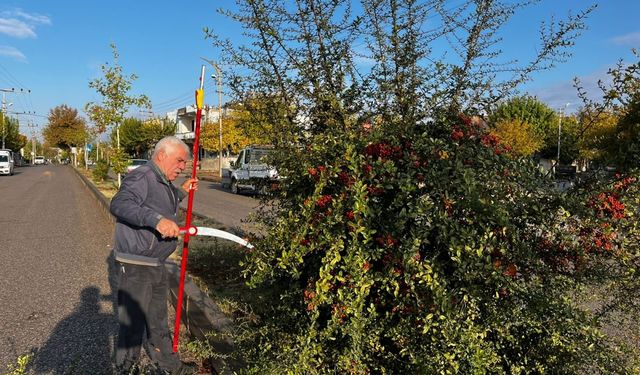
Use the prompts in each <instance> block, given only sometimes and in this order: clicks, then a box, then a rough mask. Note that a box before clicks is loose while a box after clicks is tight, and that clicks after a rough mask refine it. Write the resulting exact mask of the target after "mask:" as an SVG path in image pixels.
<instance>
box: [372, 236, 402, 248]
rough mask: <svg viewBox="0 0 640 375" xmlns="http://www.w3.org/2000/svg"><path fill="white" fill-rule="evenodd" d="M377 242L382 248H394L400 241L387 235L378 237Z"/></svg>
mask: <svg viewBox="0 0 640 375" xmlns="http://www.w3.org/2000/svg"><path fill="white" fill-rule="evenodd" d="M376 242H377V243H378V245H380V246H381V247H394V246H395V245H396V244H397V243H398V240H396V239H395V238H393V236H391V235H390V234H389V233H386V234H383V235H380V236H378V237H376Z"/></svg>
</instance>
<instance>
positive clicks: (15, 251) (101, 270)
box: [0, 165, 117, 374]
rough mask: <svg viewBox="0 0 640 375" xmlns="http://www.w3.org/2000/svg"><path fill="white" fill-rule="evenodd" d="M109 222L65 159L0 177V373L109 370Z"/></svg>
mask: <svg viewBox="0 0 640 375" xmlns="http://www.w3.org/2000/svg"><path fill="white" fill-rule="evenodd" d="M111 236H112V227H111V225H110V224H109V222H108V221H107V220H106V218H105V216H104V214H103V213H102V211H101V210H100V209H99V206H98V204H97V202H96V201H95V200H94V199H93V198H92V196H91V195H90V194H89V193H88V192H87V190H86V188H85V187H84V186H83V185H82V184H81V182H80V180H79V178H78V177H77V176H76V175H75V172H74V171H73V170H72V169H71V168H70V167H66V166H52V165H45V166H36V167H23V168H17V169H16V173H15V175H14V176H0V265H1V266H2V268H1V270H0V345H1V348H0V374H4V373H6V372H7V366H8V365H9V364H15V363H16V359H17V358H18V357H19V356H22V355H25V354H28V353H35V356H34V359H33V360H32V361H31V363H30V365H29V368H28V373H37V374H103V373H110V358H111V353H112V347H113V339H112V338H113V336H114V334H115V332H116V328H117V322H116V317H115V313H114V307H113V304H114V298H113V297H114V285H112V284H111V283H110V280H109V274H110V272H109V268H110V267H111V264H112V262H111V261H110V258H109V254H110V247H109V246H110V245H111Z"/></svg>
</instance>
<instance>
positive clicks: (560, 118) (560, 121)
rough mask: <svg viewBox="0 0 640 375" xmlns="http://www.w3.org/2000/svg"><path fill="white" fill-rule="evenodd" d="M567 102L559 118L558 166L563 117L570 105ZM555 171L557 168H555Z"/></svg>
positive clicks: (557, 163) (557, 162)
mask: <svg viewBox="0 0 640 375" xmlns="http://www.w3.org/2000/svg"><path fill="white" fill-rule="evenodd" d="M569 104H571V103H567V104H565V105H564V107H562V108H560V117H559V118H558V159H557V160H556V166H557V165H559V164H560V135H561V134H562V117H564V111H565V110H566V109H567V107H569ZM554 172H555V170H554Z"/></svg>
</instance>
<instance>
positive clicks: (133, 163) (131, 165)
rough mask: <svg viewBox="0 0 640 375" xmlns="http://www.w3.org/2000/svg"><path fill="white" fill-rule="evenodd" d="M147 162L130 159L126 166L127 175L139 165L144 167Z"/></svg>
mask: <svg viewBox="0 0 640 375" xmlns="http://www.w3.org/2000/svg"><path fill="white" fill-rule="evenodd" d="M148 161H149V160H147V159H131V160H129V165H127V173H129V172H131V171H132V170H134V169H136V168H138V167H139V166H141V165H145V164H147V162H148Z"/></svg>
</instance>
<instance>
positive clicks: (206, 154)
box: [166, 105, 228, 159]
mask: <svg viewBox="0 0 640 375" xmlns="http://www.w3.org/2000/svg"><path fill="white" fill-rule="evenodd" d="M227 111H228V109H225V108H223V109H222V115H223V116H224V115H225V114H226V113H227ZM196 113H197V108H196V107H195V106H194V105H188V106H186V107H182V108H178V109H176V110H175V111H171V112H168V113H167V115H166V116H167V118H168V119H170V120H171V121H174V122H175V124H176V137H178V138H180V139H182V140H183V141H184V143H186V144H187V145H189V147H190V148H191V147H193V141H194V139H195V128H196ZM219 116H220V111H218V107H210V106H205V107H204V108H203V109H202V119H201V124H200V125H201V126H202V124H205V123H214V124H218V119H219ZM214 156H215V157H217V156H218V154H217V152H215V151H211V152H210V151H207V150H205V149H204V148H202V147H201V148H200V156H199V158H200V159H205V158H210V157H214Z"/></svg>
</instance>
